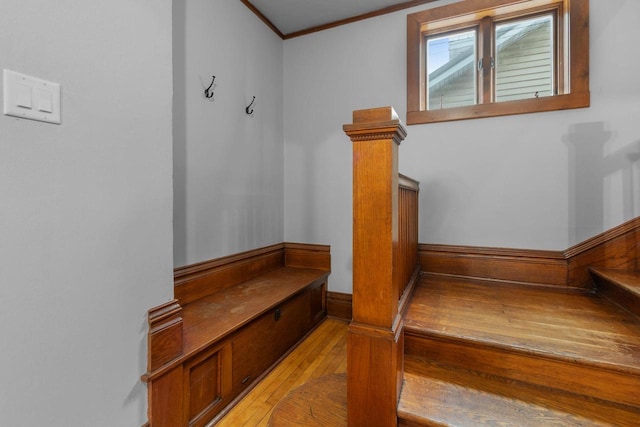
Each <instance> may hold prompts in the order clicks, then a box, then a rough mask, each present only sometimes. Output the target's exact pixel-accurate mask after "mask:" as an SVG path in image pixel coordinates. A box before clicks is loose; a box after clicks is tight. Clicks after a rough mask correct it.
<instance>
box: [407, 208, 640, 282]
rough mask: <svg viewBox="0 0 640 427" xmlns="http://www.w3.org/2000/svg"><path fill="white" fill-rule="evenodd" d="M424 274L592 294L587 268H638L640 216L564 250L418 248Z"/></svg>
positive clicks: (465, 247)
mask: <svg viewBox="0 0 640 427" xmlns="http://www.w3.org/2000/svg"><path fill="white" fill-rule="evenodd" d="M419 253H420V266H421V268H422V271H424V272H425V273H433V274H439V275H448V276H458V277H467V278H473V279H478V280H485V281H491V282H495V283H519V284H528V285H536V286H552V287H568V288H577V289H589V290H592V289H593V286H594V283H593V279H592V278H591V275H590V274H589V267H601V268H611V269H619V270H627V271H634V270H640V265H639V264H638V263H639V262H640V261H638V260H639V259H640V217H638V218H635V219H633V220H631V221H628V222H625V223H623V224H620V225H619V226H616V227H614V228H612V229H611V230H608V231H606V232H604V233H601V234H599V235H597V236H595V237H592V238H591V239H588V240H586V241H584V242H582V243H580V244H578V245H575V246H573V247H571V248H569V249H567V250H565V251H541V250H529V249H509V248H487V247H475V246H455V245H436V244H421V245H419Z"/></svg>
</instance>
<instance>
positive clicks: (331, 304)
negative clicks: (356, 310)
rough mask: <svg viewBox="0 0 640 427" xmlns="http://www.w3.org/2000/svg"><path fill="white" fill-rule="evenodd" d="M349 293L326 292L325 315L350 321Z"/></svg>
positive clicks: (350, 299)
mask: <svg viewBox="0 0 640 427" xmlns="http://www.w3.org/2000/svg"><path fill="white" fill-rule="evenodd" d="M352 299H353V296H352V295H351V294H343V293H340V292H327V315H328V316H329V317H333V318H336V319H342V320H347V321H351V319H352V310H351V305H352V303H353V302H352Z"/></svg>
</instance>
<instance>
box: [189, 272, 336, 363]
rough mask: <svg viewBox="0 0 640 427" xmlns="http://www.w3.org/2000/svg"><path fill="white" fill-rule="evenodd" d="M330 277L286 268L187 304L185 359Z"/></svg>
mask: <svg viewBox="0 0 640 427" xmlns="http://www.w3.org/2000/svg"><path fill="white" fill-rule="evenodd" d="M328 276H329V273H328V272H326V271H321V270H314V269H309V268H298V267H282V268H278V269H277V270H273V271H270V272H268V273H266V274H264V275H262V276H259V277H256V278H255V279H252V280H249V281H246V282H243V283H240V284H238V285H235V286H232V287H230V288H227V289H225V290H223V291H219V292H216V293H215V294H213V295H209V296H207V297H205V298H202V299H199V300H197V301H195V302H193V303H191V304H188V305H186V306H185V307H183V308H182V320H183V333H184V346H183V348H184V356H185V357H188V356H189V355H190V354H192V353H194V352H197V351H199V350H202V348H204V347H207V346H209V345H211V343H213V342H216V341H219V340H221V339H222V338H224V337H226V336H227V335H229V334H230V333H231V332H233V331H235V330H238V329H240V328H241V327H242V326H244V325H246V324H247V323H249V322H251V321H252V320H254V319H256V318H257V317H259V316H260V315H262V314H264V313H266V312H267V311H270V310H272V309H273V308H275V307H276V306H278V305H279V304H282V303H283V302H285V301H286V300H287V299H289V298H291V297H292V296H294V295H296V294H298V293H300V292H301V291H303V290H304V289H305V288H308V287H311V288H314V287H316V286H318V285H320V284H322V283H324V282H326V281H327V277H328Z"/></svg>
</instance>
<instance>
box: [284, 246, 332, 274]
mask: <svg viewBox="0 0 640 427" xmlns="http://www.w3.org/2000/svg"><path fill="white" fill-rule="evenodd" d="M284 264H285V265H286V266H288V267H303V268H315V269H317V270H322V271H331V247H330V246H328V245H312V244H307V243H290V242H285V243H284Z"/></svg>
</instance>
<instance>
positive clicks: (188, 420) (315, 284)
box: [143, 243, 331, 427]
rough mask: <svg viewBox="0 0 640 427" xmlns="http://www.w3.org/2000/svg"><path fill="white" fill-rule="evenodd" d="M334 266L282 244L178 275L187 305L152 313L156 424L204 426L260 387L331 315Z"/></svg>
mask: <svg viewBox="0 0 640 427" xmlns="http://www.w3.org/2000/svg"><path fill="white" fill-rule="evenodd" d="M285 260H288V261H289V264H290V265H285ZM330 268H331V256H330V251H329V247H328V246H323V245H305V244H293V243H291V244H288V243H282V244H278V245H272V246H268V247H265V248H259V249H256V250H253V251H247V252H243V253H240V254H235V255H231V256H228V257H224V258H219V259H215V260H211V261H207V262H203V263H198V264H195V265H191V266H186V267H181V268H178V269H176V272H175V276H176V284H175V293H176V295H177V296H179V298H180V300H177V299H176V300H173V301H170V302H168V303H166V304H163V305H161V306H159V307H156V308H154V309H152V310H150V311H149V325H150V327H149V357H148V372H147V373H146V374H145V375H144V376H143V380H145V381H146V382H147V383H148V390H149V421H150V426H151V427H158V426H172V427H177V426H193V427H203V426H205V425H207V424H209V423H210V422H211V421H212V420H213V419H214V418H215V417H216V415H217V414H220V413H221V411H223V410H224V409H225V407H226V406H227V405H229V404H230V403H232V401H233V399H234V398H236V397H237V396H239V395H240V394H242V393H244V392H245V390H247V389H249V388H250V387H252V386H253V385H254V384H255V383H256V382H257V381H258V379H259V378H261V377H262V376H263V375H264V373H265V371H266V370H268V369H270V367H271V366H273V364H274V363H276V361H277V360H278V359H279V358H280V357H282V356H283V355H284V354H285V353H287V352H288V351H289V349H290V348H291V347H293V346H294V345H295V344H296V343H297V342H299V341H300V340H301V339H302V338H303V337H304V336H305V334H307V333H308V332H309V331H310V330H311V329H313V328H314V327H315V326H316V325H318V323H320V322H322V321H323V320H324V318H325V317H326V288H327V277H328V275H329V272H330ZM180 303H182V304H183V306H181V305H180Z"/></svg>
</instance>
